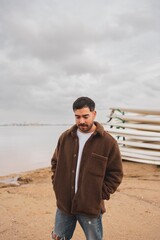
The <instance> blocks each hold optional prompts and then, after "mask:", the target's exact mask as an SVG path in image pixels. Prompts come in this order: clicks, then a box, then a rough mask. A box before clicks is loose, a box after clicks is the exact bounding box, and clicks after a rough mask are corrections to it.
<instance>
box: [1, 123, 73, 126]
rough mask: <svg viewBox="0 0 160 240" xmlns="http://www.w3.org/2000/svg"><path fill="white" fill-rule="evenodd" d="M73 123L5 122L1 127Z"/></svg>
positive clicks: (66, 124) (65, 124)
mask: <svg viewBox="0 0 160 240" xmlns="http://www.w3.org/2000/svg"><path fill="white" fill-rule="evenodd" d="M68 125H71V123H3V124H0V127H10V126H11V127H24V126H25V127H27V126H33V127H34V126H68Z"/></svg>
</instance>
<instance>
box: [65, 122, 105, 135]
mask: <svg viewBox="0 0 160 240" xmlns="http://www.w3.org/2000/svg"><path fill="white" fill-rule="evenodd" d="M94 124H95V125H96V130H95V132H94V133H93V134H94V135H96V134H99V135H101V136H103V133H104V127H103V126H102V125H101V124H100V123H99V122H94ZM68 133H70V134H71V135H72V136H73V137H75V136H77V125H76V124H75V125H73V126H72V127H71V128H70V129H69V130H68Z"/></svg>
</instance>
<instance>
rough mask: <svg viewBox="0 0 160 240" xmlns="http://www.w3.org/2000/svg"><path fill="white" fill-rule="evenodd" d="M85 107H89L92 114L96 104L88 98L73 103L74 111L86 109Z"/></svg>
mask: <svg viewBox="0 0 160 240" xmlns="http://www.w3.org/2000/svg"><path fill="white" fill-rule="evenodd" d="M84 107H88V108H89V109H90V111H91V112H92V111H94V110H95V102H94V101H93V100H92V99H90V98H88V97H79V98H77V100H76V101H75V102H74V103H73V111H75V110H77V109H81V108H84Z"/></svg>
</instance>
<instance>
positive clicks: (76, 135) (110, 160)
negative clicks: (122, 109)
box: [51, 97, 123, 240]
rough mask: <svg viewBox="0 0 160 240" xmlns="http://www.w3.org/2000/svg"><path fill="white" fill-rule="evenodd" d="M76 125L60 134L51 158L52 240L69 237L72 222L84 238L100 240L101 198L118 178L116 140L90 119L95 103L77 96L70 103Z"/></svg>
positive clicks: (120, 168)
mask: <svg viewBox="0 0 160 240" xmlns="http://www.w3.org/2000/svg"><path fill="white" fill-rule="evenodd" d="M73 111H74V115H75V122H76V124H75V125H74V126H72V127H71V128H70V129H69V130H67V131H65V132H64V133H62V135H61V136H60V138H59V141H58V144H57V147H56V150H55V152H54V154H53V157H52V160H51V166H52V168H51V169H52V172H53V175H52V183H53V188H54V191H55V196H56V200H57V212H56V217H55V226H54V229H53V232H52V239H59V240H60V239H65V240H69V239H71V238H72V235H73V233H74V230H75V227H76V222H77V221H78V222H79V224H80V225H81V227H82V229H83V231H84V234H85V236H86V239H87V240H102V238H103V228H102V214H103V213H104V212H105V206H104V200H109V198H110V194H112V193H114V192H115V191H116V189H117V187H118V186H119V184H120V183H121V181H122V177H123V172H122V161H121V156H120V152H119V148H118V144H117V142H116V140H115V139H114V138H113V137H112V136H111V135H109V134H108V133H107V132H106V131H105V130H104V128H103V126H102V125H101V124H100V123H98V122H96V121H94V119H95V117H96V111H95V103H94V101H93V100H92V99H90V98H88V97H80V98H78V99H77V100H76V101H75V102H74V103H73Z"/></svg>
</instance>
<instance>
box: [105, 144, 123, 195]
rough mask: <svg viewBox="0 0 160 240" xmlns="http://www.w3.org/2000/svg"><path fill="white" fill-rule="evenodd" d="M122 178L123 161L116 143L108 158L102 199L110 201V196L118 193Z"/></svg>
mask: <svg viewBox="0 0 160 240" xmlns="http://www.w3.org/2000/svg"><path fill="white" fill-rule="evenodd" d="M122 178H123V168H122V159H121V154H120V150H119V147H118V144H117V142H115V143H114V145H113V147H112V148H111V152H110V154H109V157H108V164H107V167H106V173H105V178H104V182H103V187H102V199H106V200H109V198H110V194H112V193H114V192H115V191H116V189H117V188H118V186H119V185H120V183H121V181H122Z"/></svg>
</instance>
